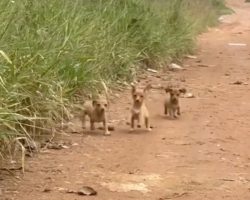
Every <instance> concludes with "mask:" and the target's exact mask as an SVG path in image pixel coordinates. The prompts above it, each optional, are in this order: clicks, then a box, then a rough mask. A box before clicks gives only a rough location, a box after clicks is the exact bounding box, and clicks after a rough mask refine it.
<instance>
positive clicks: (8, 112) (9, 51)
mask: <svg viewBox="0 0 250 200" xmlns="http://www.w3.org/2000/svg"><path fill="white" fill-rule="evenodd" d="M222 10H225V7H224V2H223V1H222V0H154V1H151V0H144V1H143V0H127V1H124V0H74V1H71V0H43V1H40V0H23V1H17V0H16V1H15V0H13V1H10V0H1V1H0V50H1V55H0V122H1V125H0V131H1V132H0V144H1V146H0V148H1V149H0V151H1V152H2V151H3V150H4V149H6V145H4V144H7V143H8V141H11V140H13V138H16V137H26V138H28V139H30V140H32V139H34V138H35V137H39V136H40V135H41V134H43V133H44V132H48V133H49V131H50V127H52V126H53V125H54V124H55V123H58V122H60V121H62V120H64V119H68V118H69V116H70V111H71V108H72V101H73V98H72V96H74V94H75V93H76V92H77V91H79V90H81V91H83V92H87V91H89V89H90V88H93V87H96V86H97V85H98V80H100V79H104V80H106V81H108V82H109V83H111V82H115V81H117V80H121V81H129V80H131V79H132V78H133V76H134V75H135V74H136V72H137V70H139V67H140V66H141V65H140V63H141V62H143V61H146V60H148V61H154V63H157V62H160V61H170V60H172V59H178V58H180V57H181V56H182V55H184V54H187V53H190V52H191V51H192V50H193V47H194V45H195V38H196V36H197V34H198V33H200V31H201V30H204V28H205V27H207V26H210V25H214V24H215V23H216V21H217V17H218V15H219V14H220V12H221V11H222Z"/></svg>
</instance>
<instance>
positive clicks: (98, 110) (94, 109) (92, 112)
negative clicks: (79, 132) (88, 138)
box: [82, 82, 110, 135]
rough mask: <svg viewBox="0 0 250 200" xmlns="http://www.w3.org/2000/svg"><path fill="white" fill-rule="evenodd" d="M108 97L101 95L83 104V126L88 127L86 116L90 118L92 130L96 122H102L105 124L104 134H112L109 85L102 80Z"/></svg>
mask: <svg viewBox="0 0 250 200" xmlns="http://www.w3.org/2000/svg"><path fill="white" fill-rule="evenodd" d="M102 84H103V87H104V90H105V94H106V98H105V97H102V96H99V97H98V98H97V99H94V100H92V102H91V101H87V102H85V103H84V105H83V116H82V127H83V128H86V116H88V117H89V119H90V130H94V129H95V123H96V122H97V123H99V122H102V123H103V126H104V135H110V132H109V130H108V120H107V108H108V98H107V96H108V94H107V87H106V85H105V84H104V82H102Z"/></svg>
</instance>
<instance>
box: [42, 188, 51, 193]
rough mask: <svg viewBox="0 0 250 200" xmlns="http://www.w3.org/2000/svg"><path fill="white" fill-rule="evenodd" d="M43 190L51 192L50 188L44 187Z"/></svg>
mask: <svg viewBox="0 0 250 200" xmlns="http://www.w3.org/2000/svg"><path fill="white" fill-rule="evenodd" d="M43 192H46V193H47V192H51V189H50V188H44V190H43Z"/></svg>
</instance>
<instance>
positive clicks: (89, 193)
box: [77, 186, 97, 196]
mask: <svg viewBox="0 0 250 200" xmlns="http://www.w3.org/2000/svg"><path fill="white" fill-rule="evenodd" d="M77 194H78V195H84V196H93V195H97V192H96V191H95V190H94V189H93V188H91V187H89V186H84V187H82V188H81V189H80V190H79V191H78V192H77Z"/></svg>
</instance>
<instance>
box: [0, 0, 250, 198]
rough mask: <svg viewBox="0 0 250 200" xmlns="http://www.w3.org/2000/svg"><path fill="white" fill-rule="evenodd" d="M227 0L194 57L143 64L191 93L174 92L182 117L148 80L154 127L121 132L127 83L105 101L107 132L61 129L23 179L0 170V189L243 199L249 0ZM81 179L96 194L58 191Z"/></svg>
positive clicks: (160, 79)
mask: <svg viewBox="0 0 250 200" xmlns="http://www.w3.org/2000/svg"><path fill="white" fill-rule="evenodd" d="M229 5H230V6H231V7H232V8H233V9H234V10H235V11H236V13H235V14H233V15H230V16H225V17H223V23H222V24H221V25H220V26H219V27H217V28H214V29H211V30H209V31H208V32H207V33H205V34H202V35H201V36H200V38H199V50H198V52H197V59H187V60H186V61H185V62H184V67H185V69H187V70H184V71H180V72H168V73H159V74H153V73H151V74H150V73H149V78H148V80H149V81H151V82H152V83H153V84H162V85H164V84H167V83H169V80H168V78H169V77H170V78H171V80H170V82H171V83H173V84H179V85H182V86H185V87H186V88H187V90H188V91H189V92H192V93H193V94H194V95H195V98H182V99H181V105H182V107H181V108H182V116H181V118H180V119H178V120H168V119H166V118H165V117H164V116H163V106H162V102H163V99H164V96H165V94H164V92H162V91H160V90H152V91H151V92H150V94H149V98H148V105H149V110H150V112H151V117H152V124H153V125H154V126H155V128H154V129H153V131H152V132H151V133H148V132H144V131H142V130H141V131H138V132H135V133H129V132H128V130H129V127H127V126H126V124H125V121H124V120H123V119H124V118H126V117H127V114H128V113H129V111H128V108H129V107H130V102H131V100H130V91H127V92H125V93H122V94H119V96H118V95H117V98H116V99H115V101H114V103H113V104H112V106H111V119H112V120H117V121H115V122H117V123H118V125H117V126H116V130H115V132H114V133H113V135H112V136H111V137H104V136H102V135H101V134H95V133H93V134H85V135H84V136H82V135H79V134H78V135H76V134H74V135H73V134H70V135H69V136H68V137H67V136H65V137H66V138H67V139H68V140H71V141H72V142H73V143H75V145H73V146H70V148H69V149H63V150H49V151H46V152H43V153H41V154H39V155H37V156H36V157H35V158H32V159H30V160H29V161H28V163H27V166H26V168H27V172H26V174H25V176H24V177H22V180H18V179H9V178H4V179H3V180H0V188H1V190H0V192H2V195H1V194H0V199H5V198H6V199H15V200H45V199H46V200H48V199H49V200H59V199H60V200H80V199H90V198H91V199H93V200H95V199H96V200H129V199H136V200H160V199H162V200H165V199H178V200H206V199H209V200H211V199H213V200H221V199H227V200H249V199H250V151H249V149H250V123H249V122H250V112H249V111H250V101H249V99H250V50H249V46H250V4H247V3H243V0H231V1H229ZM228 43H244V44H246V45H247V46H234V45H231V46H230V45H229V44H228ZM233 83H236V84H233ZM118 101H119V103H118ZM75 126H77V124H76V125H75ZM20 176H21V175H20ZM83 185H88V186H91V187H93V188H95V189H96V190H97V191H98V195H97V196H93V197H82V196H78V195H76V194H65V192H64V191H63V189H73V190H75V189H78V188H81V186H83ZM45 188H47V189H51V191H47V192H44V191H43V190H44V189H45ZM7 197H8V198H7Z"/></svg>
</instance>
